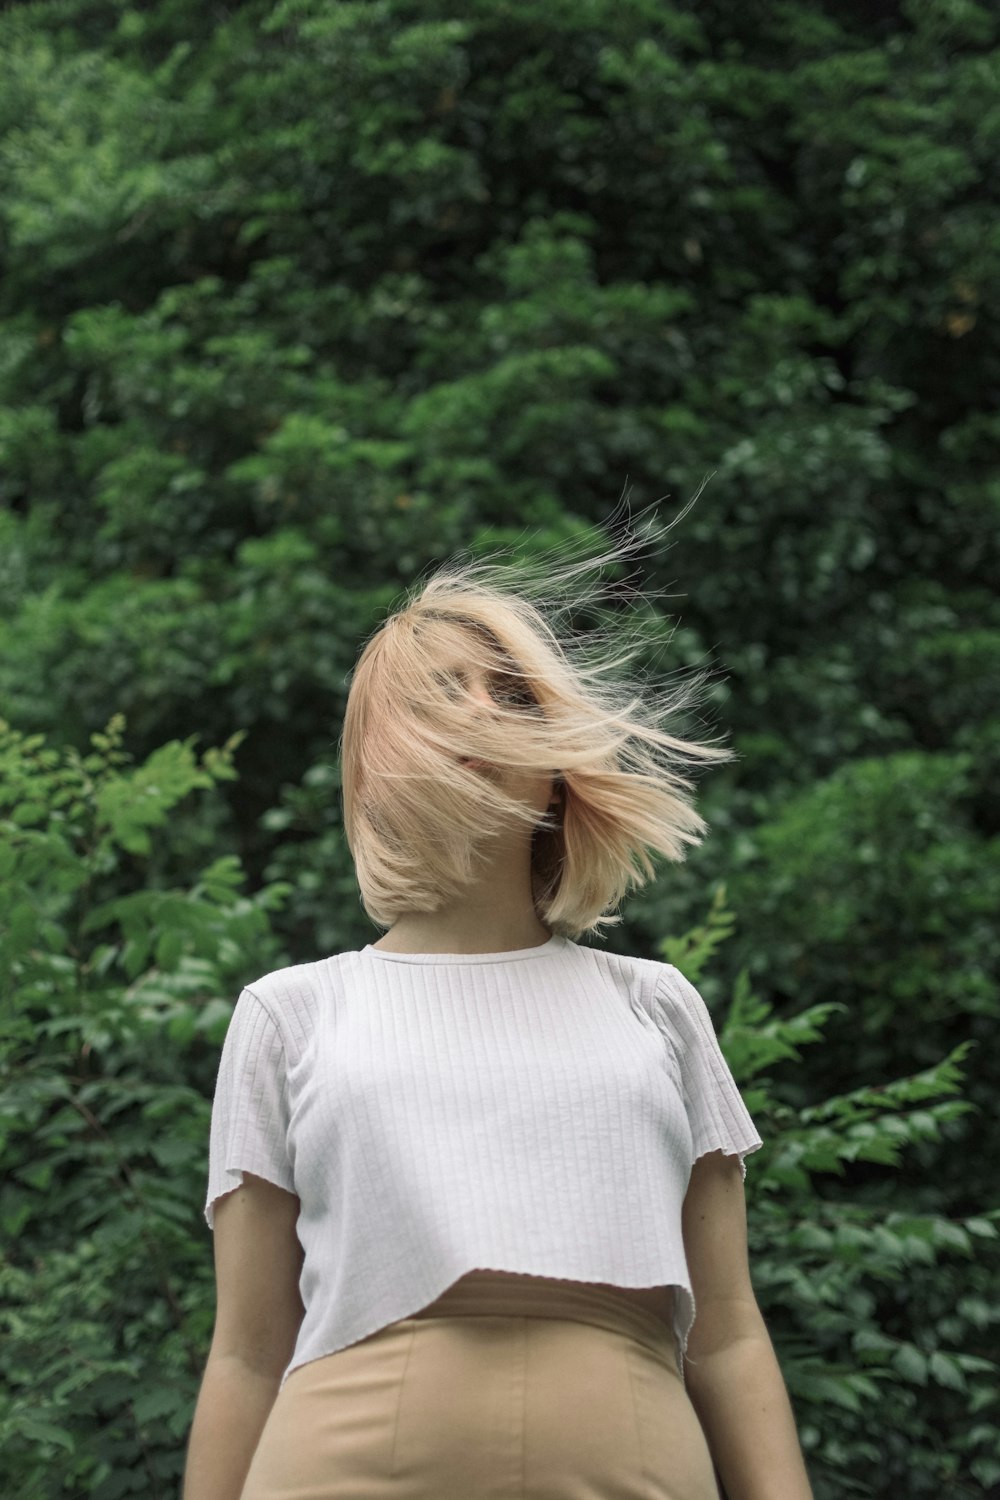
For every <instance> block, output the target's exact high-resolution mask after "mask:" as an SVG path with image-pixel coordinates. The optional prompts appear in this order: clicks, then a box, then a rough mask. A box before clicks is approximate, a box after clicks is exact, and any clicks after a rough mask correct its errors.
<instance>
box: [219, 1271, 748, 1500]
mask: <svg viewBox="0 0 1000 1500" xmlns="http://www.w3.org/2000/svg"><path fill="white" fill-rule="evenodd" d="M718 1496H719V1488H718V1485H717V1483H716V1474H715V1469H714V1467H713V1464H712V1459H711V1456H710V1453H709V1449H708V1444H707V1442H706V1440H705V1435H704V1433H703V1431H702V1428H701V1424H700V1423H699V1421H698V1417H697V1414H696V1412H695V1410H694V1407H693V1406H692V1404H691V1401H690V1399H689V1397H688V1395H687V1393H686V1392H685V1390H684V1385H683V1382H682V1381H681V1377H680V1375H679V1373H678V1369H677V1354H676V1348H675V1344H674V1335H673V1329H672V1328H671V1326H670V1325H669V1323H667V1322H665V1321H664V1320H663V1319H662V1318H661V1317H659V1316H657V1314H656V1313H655V1312H653V1311H652V1310H650V1309H649V1308H648V1307H645V1306H642V1305H640V1304H639V1303H638V1302H637V1301H636V1300H635V1299H634V1298H630V1296H629V1294H628V1293H623V1292H622V1290H621V1289H614V1288H611V1289H609V1288H607V1287H606V1286H604V1285H601V1286H597V1285H594V1284H592V1283H588V1282H579V1281H561V1280H558V1279H556V1278H551V1277H543V1276H521V1275H515V1274H513V1273H509V1272H506V1271H480V1270H477V1271H473V1272H470V1273H469V1274H468V1275H466V1276H463V1277H462V1278H461V1280H459V1281H457V1282H456V1283H455V1284H454V1285H453V1286H451V1287H449V1288H448V1290H447V1291H446V1292H445V1293H444V1294H443V1296H441V1297H439V1298H438V1299H437V1301H436V1302H433V1303H431V1305H430V1306H429V1307H425V1308H423V1309H421V1311H420V1312H418V1313H415V1314H414V1315H413V1316H412V1317H408V1318H402V1319H400V1320H399V1321H398V1322H396V1323H392V1324H390V1325H389V1326H388V1327H387V1328H383V1329H381V1330H380V1331H379V1332H378V1333H375V1334H372V1335H371V1336H370V1337H368V1338H365V1339H362V1340H361V1341H360V1342H359V1343H356V1344H351V1345H350V1346H349V1347H348V1348H346V1349H341V1350H339V1351H338V1352H337V1353H336V1354H329V1355H326V1356H324V1357H323V1358H322V1359H316V1360H312V1361H310V1363H308V1364H305V1365H300V1366H299V1367H298V1369H296V1370H293V1371H292V1373H291V1374H290V1375H289V1377H288V1379H287V1380H286V1381H285V1384H284V1387H283V1388H282V1390H281V1392H280V1393H279V1395H278V1396H277V1398H276V1400H275V1403H274V1406H273V1407H272V1408H271V1412H270V1414H269V1416H268V1419H267V1422H266V1423H265V1425H264V1430H263V1432H262V1433H261V1437H260V1441H259V1443H258V1445H257V1449H256V1452H255V1453H254V1457H253V1461H252V1463H251V1465H250V1470H249V1473H248V1474H247V1478H246V1482H245V1484H244V1487H243V1492H242V1495H241V1500H718Z"/></svg>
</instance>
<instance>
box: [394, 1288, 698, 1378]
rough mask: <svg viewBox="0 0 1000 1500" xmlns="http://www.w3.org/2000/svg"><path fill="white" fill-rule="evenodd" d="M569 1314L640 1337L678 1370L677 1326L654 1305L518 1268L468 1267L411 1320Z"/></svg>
mask: <svg viewBox="0 0 1000 1500" xmlns="http://www.w3.org/2000/svg"><path fill="white" fill-rule="evenodd" d="M490 1315H494V1316H495V1315H499V1316H501V1317H507V1318H568V1319H569V1320H570V1321H571V1322H575V1323H589V1324H591V1325H592V1326H593V1327H595V1328H606V1329H609V1330H610V1332H612V1333H623V1334H626V1335H627V1336H628V1337H630V1338H633V1339H636V1340H638V1342H639V1343H640V1344H644V1345H645V1346H646V1348H647V1349H651V1350H652V1352H653V1353H654V1354H657V1355H659V1356H660V1357H661V1358H665V1359H666V1360H667V1362H668V1363H669V1364H670V1366H671V1367H672V1368H674V1369H676V1368H677V1348H676V1341H675V1336H674V1330H673V1328H672V1327H671V1325H670V1324H669V1323H667V1322H666V1321H665V1320H664V1319H663V1318H661V1317H659V1316H658V1315H657V1314H656V1313H655V1312H653V1311H652V1310H651V1309H646V1308H644V1307H642V1306H641V1305H640V1304H638V1303H636V1302H633V1301H631V1300H630V1299H629V1297H628V1295H627V1294H626V1293H625V1292H624V1291H623V1292H621V1293H617V1292H615V1291H613V1290H608V1289H606V1288H605V1287H603V1286H593V1285H590V1284H589V1283H587V1282H581V1281H564V1280H562V1279H561V1278H560V1277H557V1276H529V1275H523V1274H521V1273H520V1272H514V1271H489V1270H475V1271H469V1272H467V1273H466V1274H465V1276H463V1277H462V1278H461V1279H460V1280H459V1281H456V1282H454V1283H453V1284H452V1285H451V1286H450V1287H448V1288H447V1289H446V1290H445V1291H444V1292H442V1294H441V1296H440V1297H438V1298H437V1300H436V1301H434V1302H431V1303H430V1304H429V1305H428V1306H427V1307H422V1308H421V1309H420V1310H419V1311H418V1312H415V1313H411V1314H410V1317H411V1318H421V1319H423V1318H452V1317H462V1316H466V1317H482V1316H490Z"/></svg>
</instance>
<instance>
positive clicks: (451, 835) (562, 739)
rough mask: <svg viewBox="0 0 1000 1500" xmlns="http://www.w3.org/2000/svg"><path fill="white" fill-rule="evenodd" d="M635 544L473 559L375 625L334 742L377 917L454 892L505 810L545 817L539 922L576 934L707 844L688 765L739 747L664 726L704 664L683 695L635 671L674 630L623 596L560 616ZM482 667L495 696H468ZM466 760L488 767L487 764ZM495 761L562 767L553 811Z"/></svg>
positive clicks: (353, 843) (626, 540)
mask: <svg viewBox="0 0 1000 1500" xmlns="http://www.w3.org/2000/svg"><path fill="white" fill-rule="evenodd" d="M700 493H701V491H700V490H699V492H698V494H700ZM697 498H698V495H695V497H694V499H693V500H692V501H691V502H690V504H689V506H688V507H687V508H686V509H685V510H684V511H683V512H682V513H681V515H680V516H678V517H677V520H680V519H682V517H683V515H685V514H686V513H687V509H690V505H693V504H694V502H695V500H697ZM615 519H616V517H612V518H611V522H609V526H610V525H611V524H612V522H613V521H614V520H615ZM672 524H676V521H675V522H673V523H672ZM661 534H662V529H661ZM641 545H642V541H641V540H639V541H637V540H636V538H634V537H633V536H632V535H631V534H630V532H629V528H628V525H627V524H626V527H625V529H624V534H623V537H622V540H620V541H619V542H617V544H616V545H615V546H614V547H612V549H611V550H610V551H607V552H605V553H604V554H603V555H602V556H600V557H597V558H593V559H589V560H588V559H586V558H584V559H582V560H581V561H577V562H572V561H569V562H566V563H562V562H560V560H559V558H558V557H557V556H554V555H553V554H552V553H548V554H543V555H539V554H537V553H536V554H533V555H532V556H531V557H530V558H528V559H525V558H522V559H518V560H517V561H516V562H514V561H511V560H509V559H506V549H503V550H500V551H496V552H494V553H492V554H489V555H487V556H485V557H484V558H482V559H481V560H479V561H475V560H473V559H472V558H471V557H469V556H468V555H467V554H460V555H459V556H457V557H456V558H454V559H453V560H451V561H448V562H445V563H443V564H442V565H440V566H439V567H437V568H436V569H435V570H434V571H433V572H432V573H431V575H430V576H429V577H428V578H426V579H425V580H424V581H422V582H418V583H416V584H414V585H412V586H411V587H410V588H409V589H408V590H407V591H406V592H405V595H404V598H403V602H402V603H401V604H400V605H399V607H398V608H396V609H395V610H394V611H392V612H391V613H390V614H389V616H388V618H387V619H386V620H385V621H384V623H383V624H381V625H380V626H379V627H378V629H377V630H376V632H375V633H374V634H373V635H372V636H371V637H370V638H369V640H368V642H367V644H366V645H365V646H364V649H363V650H362V652H361V655H360V657H359V658H358V661H357V663H356V665H355V667H354V669H353V672H352V673H351V674H350V675H351V685H350V690H349V693H348V699H347V708H346V712H345V716H344V725H343V732H342V734H341V737H340V741H339V745H338V749H339V750H340V753H341V774H342V790H343V806H344V827H345V833H346V837H347V843H348V847H349V848H350V850H351V854H352V857H353V859H354V865H355V871H356V874H357V879H358V884H359V886H360V889H361V900H362V904H363V906H364V908H365V911H366V912H367V913H368V915H369V916H370V918H371V919H372V921H373V922H374V923H375V924H376V925H377V926H380V927H384V928H388V927H391V926H392V924H393V923H394V922H395V921H396V920H397V919H398V918H399V917H401V916H402V915H403V914H404V913H405V912H407V911H411V912H412V911H417V912H434V911H438V910H440V909H441V908H442V907H444V906H446V905H447V904H448V903H449V902H450V901H451V900H453V899H455V898H456V897H457V896H458V895H459V894H460V892H461V890H462V888H463V886H465V885H466V884H467V883H468V882H469V881H470V879H472V877H473V876H474V874H475V870H476V863H477V859H478V858H479V857H481V854H482V852H483V849H484V845H485V844H486V843H487V842H488V840H489V839H490V838H491V837H492V836H494V835H495V834H496V833H498V832H500V831H501V830H503V829H504V828H509V827H510V821H511V820H512V819H513V820H516V821H519V822H521V823H522V824H523V825H524V826H525V827H526V828H531V829H533V832H532V835H531V839H532V849H531V868H532V895H533V900H534V904H535V910H536V912H537V914H538V917H539V920H540V921H541V922H542V923H543V924H544V925H545V926H546V927H548V928H549V929H550V930H551V931H552V932H554V933H557V934H559V935H561V936H565V937H568V938H570V939H571V940H576V939H578V938H580V937H582V936H583V935H584V934H587V933H598V932H600V931H601V929H602V928H604V927H609V926H615V925H617V924H618V923H620V921H621V917H620V916H618V915H614V914H613V913H614V909H615V908H616V907H617V906H618V905H619V903H620V902H621V900H622V898H623V897H624V896H625V895H626V894H627V892H628V891H629V889H630V888H632V887H633V886H635V887H641V886H643V885H645V883H646V881H647V880H649V879H650V878H651V877H652V876H653V875H654V874H655V869H654V866H653V863H652V861H651V859H650V855H649V851H654V852H657V853H659V854H661V855H663V856H665V857H666V858H667V859H669V860H673V861H675V862H679V861H681V860H683V859H684V858H685V857H686V850H685V848H684V845H685V844H700V843H701V842H702V839H703V836H704V834H705V833H706V832H707V827H708V825H707V824H706V822H705V820H704V819H703V818H702V817H701V816H700V815H699V814H698V812H696V811H695V809H694V807H693V805H692V803H691V800H690V798H689V797H688V795H687V792H688V791H689V790H690V788H691V787H692V782H691V781H690V780H689V779H687V778H686V777H685V776H684V775H682V774H681V773H680V770H679V769H678V767H681V768H687V767H691V766H697V765H698V764H700V763H702V762H710V761H714V762H720V761H728V760H733V759H736V758H738V757H737V754H736V752H735V751H732V750H728V749H722V748H717V747H715V746H713V745H709V744H705V743H698V742H695V741H693V740H689V739H683V738H681V737H679V735H678V734H676V733H672V732H670V730H673V729H674V728H675V727H676V726H675V723H674V720H675V718H676V716H677V715H678V714H679V712H680V711H681V710H683V709H685V708H687V706H688V705H689V704H690V703H692V702H693V701H697V700H698V699H699V698H700V696H701V690H702V688H703V686H704V684H705V681H706V679H707V678H708V677H709V676H710V675H711V674H710V672H699V673H698V674H697V676H696V677H695V678H694V679H693V680H692V681H690V682H689V683H688V685H687V690H686V691H682V692H681V693H680V694H679V696H674V695H672V694H671V693H670V692H668V691H665V690H658V689H656V688H655V687H651V686H650V684H649V683H648V681H647V680H645V679H640V678H638V677H635V676H633V675H632V674H631V673H630V672H627V671H625V670H623V669H624V668H625V667H626V666H627V664H628V663H629V662H630V661H632V659H633V658H634V657H635V656H636V655H637V654H639V653H642V652H647V653H648V651H649V648H650V645H651V644H652V645H655V644H657V643H658V637H662V633H663V617H662V616H661V615H659V614H658V613H657V612H656V611H653V618H652V621H651V622H650V623H651V626H652V631H651V630H650V626H649V624H647V622H645V621H642V620H641V619H640V618H638V617H636V618H634V619H626V617H625V616H624V615H623V614H622V612H621V609H620V608H619V609H618V610H617V611H614V612H613V613H612V615H611V618H610V619H609V620H608V621H607V623H605V624H602V625H598V626H596V627H595V628H594V629H593V630H591V631H590V632H589V633H580V632H579V631H577V630H576V629H570V628H569V627H568V625H566V623H565V622H566V621H567V620H569V619H570V618H576V619H578V618H579V617H580V616H581V615H583V614H586V613H587V612H588V611H591V612H595V611H596V610H597V608H598V606H599V605H600V604H601V603H602V601H604V600H605V598H606V597H609V596H610V589H609V588H608V586H607V585H606V584H604V582H603V581H602V580H599V581H598V582H596V583H594V584H587V583H584V582H583V581H582V580H583V578H584V575H585V574H586V573H587V572H589V571H591V570H600V569H602V568H603V567H604V565H605V564H606V563H609V562H610V563H618V562H621V561H624V560H625V559H626V558H627V557H628V556H629V555H630V554H631V553H632V552H633V551H635V550H636V547H637V546H640V547H641ZM633 592H635V591H633ZM654 597H655V596H654ZM618 602H619V603H620V602H622V601H621V599H620V600H619V601H618ZM470 667H471V668H473V669H475V670H476V672H477V674H482V676H481V680H482V681H483V682H485V683H486V685H487V688H488V691H489V696H490V698H491V700H492V706H491V707H490V708H486V706H485V704H484V703H483V701H482V699H481V698H478V697H475V696H474V695H473V694H472V693H471V692H470V691H468V686H467V685H468V681H469V679H468V675H467V669H468V668H470ZM665 726H669V728H668V727H665ZM463 757H465V758H470V759H473V758H474V759H476V760H479V761H482V762H486V763H487V764H486V769H485V774H484V770H483V769H477V768H474V767H471V766H466V765H464V764H462V758H463ZM499 768H508V769H509V770H511V771H514V770H516V771H518V772H521V773H534V774H541V775H549V774H551V775H553V776H554V777H555V778H556V786H557V788H558V789H559V791H560V792H561V797H560V801H559V806H558V809H557V810H556V811H555V812H553V811H552V810H551V809H550V811H549V812H547V813H545V814H543V815H542V816H541V817H539V814H538V813H537V812H536V811H535V809H534V808H532V807H531V806H530V804H529V803H527V802H522V801H521V800H520V799H518V798H517V797H514V796H511V795H509V794H508V793H507V792H505V791H504V789H503V787H502V786H501V785H499V784H498V782H499V781H500V780H501V779H502V778H501V777H498V776H497V775H496V774H495V773H496V770H497V769H499Z"/></svg>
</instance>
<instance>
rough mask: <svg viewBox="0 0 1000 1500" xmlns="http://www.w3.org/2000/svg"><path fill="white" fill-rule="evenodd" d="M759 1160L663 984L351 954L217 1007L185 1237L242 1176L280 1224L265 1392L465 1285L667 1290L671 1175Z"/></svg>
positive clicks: (545, 951)
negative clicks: (291, 1197) (262, 1187)
mask: <svg viewBox="0 0 1000 1500" xmlns="http://www.w3.org/2000/svg"><path fill="white" fill-rule="evenodd" d="M762 1144H763V1142H762V1141H761V1138H760V1136H759V1135H758V1134H757V1131H756V1129H755V1127H754V1123H753V1120H752V1119H751V1118H750V1115H749V1113H748V1112H747V1109H746V1106H745V1105H744V1103H743V1100H742V1097H741V1095H740V1092H739V1090H738V1088H737V1086H736V1083H735V1082H734V1080H733V1076H732V1073H731V1072H730V1070H729V1067H728V1065H727V1063H726V1060H725V1058H724V1057H723V1055H722V1052H721V1050H720V1048H719V1043H718V1040H717V1037H716V1033H715V1029H714V1027H713V1024H712V1020H711V1016H710V1014H709V1011H708V1009H707V1007H706V1005H705V1002H704V1000H703V999H702V997H701V995H700V994H699V993H698V991H697V990H696V989H695V988H694V987H693V986H692V985H691V984H689V983H688V981H687V980H686V979H685V978H684V976H683V975H682V974H681V973H680V971H679V970H678V969H676V968H675V967H673V966H672V965H671V964H666V963H661V962H659V961H658V960H655V959H642V958H630V957H622V956H620V955H617V954H610V953H604V952H602V951H600V950H599V949H596V948H588V947H582V946H580V945H578V944H576V943H574V942H571V941H570V940H569V939H567V938H562V937H558V936H553V937H551V938H550V939H549V940H548V942H546V943H543V944H541V946H539V947H535V948H527V949H519V950H517V951H514V952H508V953H477V954H470V955H463V954H430V953H429V954H410V953H389V952H385V951H382V950H379V949H375V948H373V947H371V945H369V946H368V947H366V948H363V949H360V950H358V951H352V952H347V953H340V954H337V955H335V956H333V957H331V958H324V959H320V960H319V961H318V962H315V963H306V964H295V965H292V966H290V967H288V968H284V969H277V970H275V971H274V972H273V973H270V974H266V975H264V977H263V978H262V979H258V980H257V981H256V982H255V983H253V984H250V985H247V986H246V987H245V988H244V989H243V990H242V991H241V993H240V996H239V998H238V1000H237V1002H236V1007H235V1009H234V1011H233V1016H232V1020H231V1021H230V1024H229V1029H228V1031H227V1033H226V1038H225V1042H224V1044H223V1048H222V1054H221V1058H220V1062H219V1071H218V1078H217V1081H216V1087H215V1096H214V1101H213V1105H212V1120H211V1136H210V1146H209V1170H208V1193H207V1197H206V1202H205V1218H206V1221H207V1223H208V1226H209V1228H210V1229H212V1228H214V1224H213V1217H214V1203H215V1200H216V1199H217V1198H218V1197H220V1196H221V1195H222V1194H224V1193H228V1192H231V1191H232V1190H233V1189H234V1188H236V1187H238V1186H239V1184H240V1183H241V1182H242V1181H243V1172H244V1171H248V1172H253V1173H255V1174H256V1175H257V1176H259V1177H264V1178H266V1179H267V1180H268V1181H269V1182H273V1183H277V1184H278V1185H279V1186H280V1187H283V1188H286V1189H287V1190H288V1191H289V1192H292V1193H296V1194H297V1195H298V1198H299V1200H300V1211H299V1216H298V1223H297V1233H298V1238H299V1241H300V1242H301V1245H302V1248H303V1251H304V1260H303V1265H302V1272H301V1276H300V1280H299V1290H300V1295H301V1297H302V1303H303V1306H304V1308H305V1317H304V1318H303V1321H302V1325H301V1328H300V1330H299V1335H298V1339H297V1342H296V1345H295V1349H294V1352H293V1354H292V1358H291V1361H290V1362H289V1364H288V1366H287V1368H286V1369H285V1371H284V1374H283V1375H282V1378H281V1386H282V1387H283V1386H284V1384H285V1381H286V1380H287V1379H288V1376H289V1375H290V1374H291V1372H292V1370H294V1369H296V1368H298V1366H299V1365H303V1364H306V1363H307V1362H308V1361H310V1360H314V1359H319V1358H320V1357H321V1356H323V1355H326V1354H333V1353H335V1352H336V1351H337V1350H338V1349H343V1348H345V1347H346V1346H347V1345H349V1344H353V1343H356V1342H357V1341H358V1340H359V1339H363V1338H366V1337H367V1336H368V1335H369V1334H371V1333H375V1332H376V1331H377V1330H379V1329H381V1328H384V1327H386V1326H387V1325H388V1324H390V1323H394V1322H396V1321H397V1320H398V1319H399V1318H405V1317H409V1316H411V1315H412V1314H413V1313H415V1312H417V1311H419V1310H420V1309H421V1308H423V1307H426V1306H427V1305H428V1304H429V1303H431V1302H433V1301H436V1299H437V1298H438V1297H439V1296H440V1295H441V1293H442V1292H444V1291H445V1290H446V1289H447V1288H448V1287H449V1286H451V1285H452V1284H453V1283H454V1282H455V1281H457V1280H458V1279H459V1277H461V1276H463V1275H464V1274H465V1273H466V1272H467V1271H470V1270H474V1269H486V1270H499V1271H512V1272H519V1273H521V1274H527V1275H535V1276H554V1277H558V1278H560V1279H565V1280H575V1281H583V1282H598V1283H607V1284H611V1285H614V1286H623V1287H651V1286H665V1285H666V1286H672V1287H674V1288H675V1289H676V1290H675V1292H674V1335H675V1339H676V1343H677V1350H678V1366H679V1368H680V1369H681V1371H682V1373H683V1356H684V1353H685V1350H686V1347H687V1341H688V1335H689V1334H690V1331H691V1327H692V1325H693V1323H694V1318H695V1302H694V1296H693V1294H692V1291H691V1282H690V1277H689V1274H688V1266H687V1262H686V1259H685V1254H684V1242H683V1238H682V1234H681V1206H682V1204H683V1201H684V1195H685V1192H686V1191H687V1185H688V1181H689V1178H690V1175H691V1167H692V1165H693V1163H694V1162H695V1161H696V1160H697V1158H698V1157H699V1156H701V1155H702V1154H703V1153H704V1152H706V1151H715V1150H720V1149H721V1150H722V1151H724V1152H726V1153H727V1154H730V1155H738V1156H739V1160H740V1166H741V1168H742V1171H743V1175H744V1177H745V1176H746V1163H745V1161H744V1157H745V1156H746V1155H747V1154H748V1153H749V1152H751V1151H756V1150H757V1149H758V1148H759V1147H760V1146H761V1145H762Z"/></svg>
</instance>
